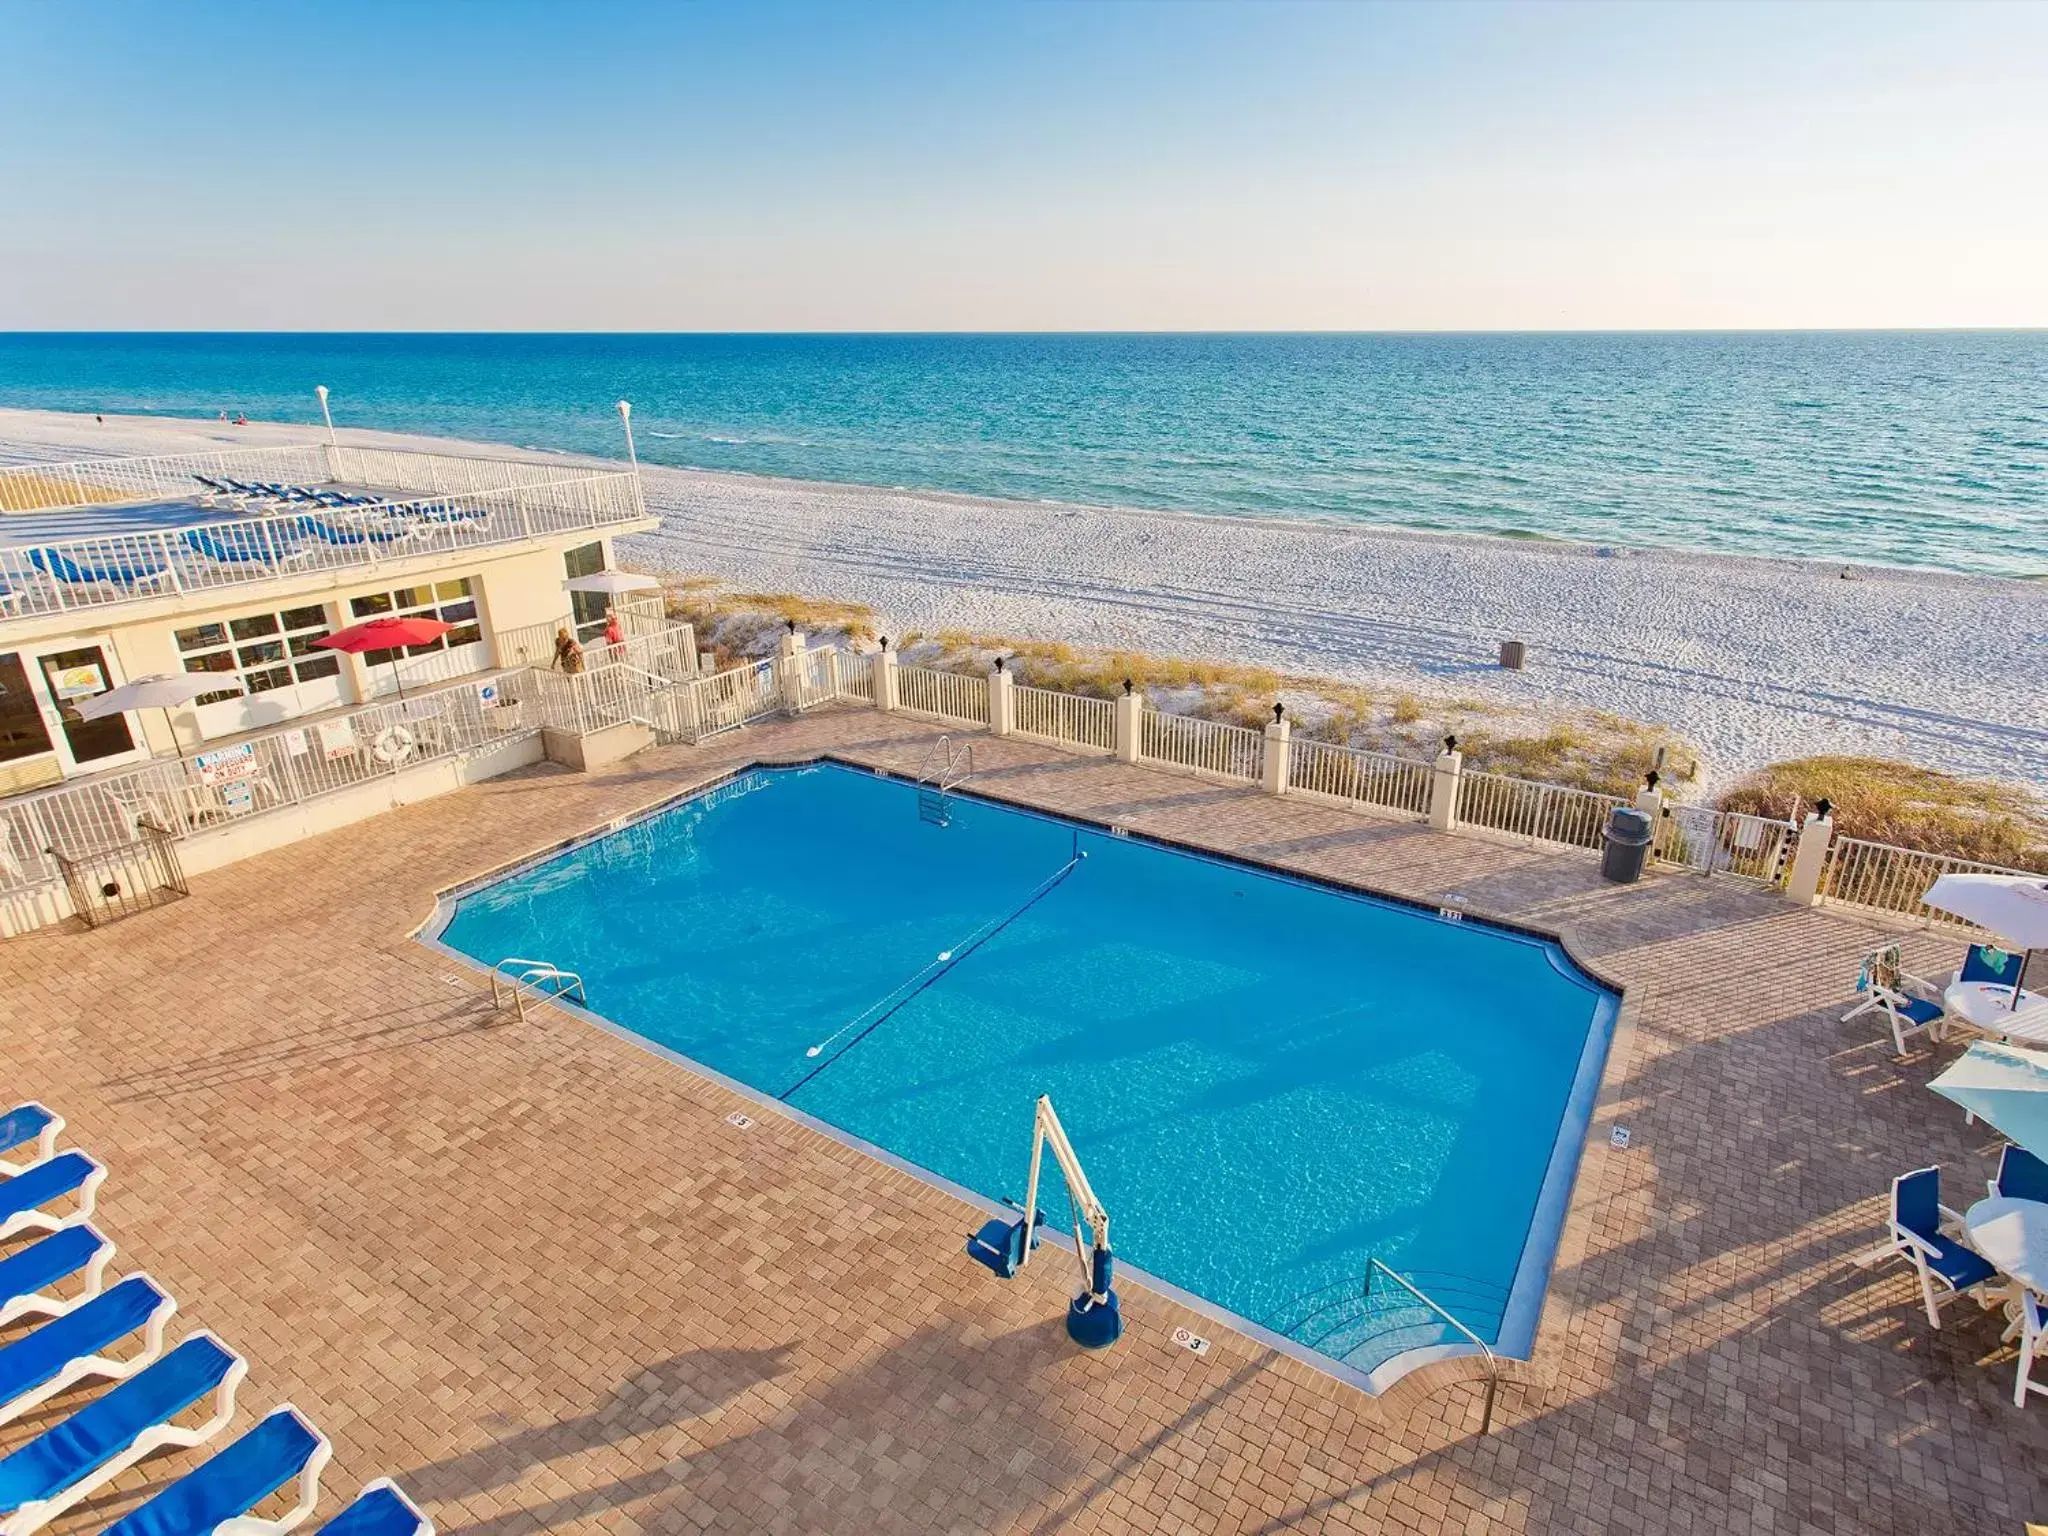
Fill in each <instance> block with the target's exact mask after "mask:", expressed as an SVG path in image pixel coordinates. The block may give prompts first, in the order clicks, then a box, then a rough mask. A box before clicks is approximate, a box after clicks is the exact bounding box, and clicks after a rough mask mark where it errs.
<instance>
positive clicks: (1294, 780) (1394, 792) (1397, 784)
mask: <svg viewBox="0 0 2048 1536" xmlns="http://www.w3.org/2000/svg"><path fill="white" fill-rule="evenodd" d="M1287 751H1288V757H1287V784H1288V787H1289V788H1290V789H1297V790H1306V791H1308V792H1309V793H1310V794H1316V795H1329V796H1332V797H1333V798H1335V799H1339V800H1349V801H1352V802H1354V803H1356V804H1359V805H1369V806H1372V807H1373V808H1375V809H1377V810H1383V811H1402V812H1406V813H1407V814H1408V815H1410V816H1427V815H1428V814H1429V785H1430V771H1431V770H1430V765H1429V764H1428V763H1425V762H1418V761H1416V760H1415V759H1413V758H1406V757H1394V756H1392V755H1391V754H1389V753H1385V752H1363V751H1360V750H1359V749H1358V748H1356V747H1340V746H1335V745H1333V744H1331V743H1330V742H1327V741H1307V740H1304V739H1302V738H1301V737H1296V738H1295V739H1294V740H1292V741H1290V742H1289V743H1288V744H1287Z"/></svg>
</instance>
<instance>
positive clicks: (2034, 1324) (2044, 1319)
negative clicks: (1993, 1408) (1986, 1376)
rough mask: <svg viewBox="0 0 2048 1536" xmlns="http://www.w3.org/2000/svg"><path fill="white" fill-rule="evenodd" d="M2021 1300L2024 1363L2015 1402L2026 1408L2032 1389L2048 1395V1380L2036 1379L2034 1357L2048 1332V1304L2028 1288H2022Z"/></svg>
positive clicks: (2014, 1387) (2014, 1391) (2016, 1379)
mask: <svg viewBox="0 0 2048 1536" xmlns="http://www.w3.org/2000/svg"><path fill="white" fill-rule="evenodd" d="M2019 1301H2020V1315H2019V1330H2020V1363H2019V1371H2018V1374H2017V1375H2016V1376H2015V1377H2014V1379H2013V1384H2012V1405H2013V1407H2015V1408H2024V1407H2026V1406H2027V1394H2028V1393H2029V1392H2038V1393H2040V1394H2041V1395H2042V1396H2043V1397H2048V1382H2041V1381H2035V1380H2034V1379H2033V1378H2034V1356H2035V1355H2036V1353H2038V1352H2039V1350H2040V1348H2041V1335H2042V1334H2043V1333H2048V1303H2043V1302H2042V1300H2041V1298H2040V1297H2038V1296H2036V1295H2035V1294H2034V1293H2033V1292H2032V1291H2029V1290H2026V1289H2025V1288H2021V1289H2020V1296H2019Z"/></svg>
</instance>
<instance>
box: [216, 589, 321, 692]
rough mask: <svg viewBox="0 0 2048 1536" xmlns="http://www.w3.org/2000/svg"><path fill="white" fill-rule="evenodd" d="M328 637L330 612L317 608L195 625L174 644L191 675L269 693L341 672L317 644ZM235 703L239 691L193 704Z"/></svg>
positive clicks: (312, 605)
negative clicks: (209, 676)
mask: <svg viewBox="0 0 2048 1536" xmlns="http://www.w3.org/2000/svg"><path fill="white" fill-rule="evenodd" d="M330 632H331V631H330V627H329V625H328V623H327V610H326V608H325V607H323V606H322V605H321V604H319V603H313V604H309V605H308V606H306V607H303V608H286V609H283V610H282V611H280V612H277V613H250V614H244V615H243V616H242V617H240V618H235V619H222V620H220V621H218V622H216V623H212V624H194V625H193V626H191V627H190V628H189V629H181V630H179V631H178V632H177V635H176V639H177V643H178V653H179V655H180V656H182V657H183V658H184V662H185V670H186V671H187V672H217V673H219V674H220V676H221V678H222V680H223V681H227V680H229V679H233V680H235V681H238V682H240V683H241V685H242V687H241V690H240V691H241V692H242V693H268V692H269V691H270V690H271V689H273V688H289V687H290V686H291V685H292V683H293V681H294V680H296V681H298V682H301V683H310V682H313V681H314V680H315V679H318V678H323V677H333V676H334V675H335V674H337V673H338V672H340V671H341V658H340V657H339V656H337V655H335V654H334V652H332V651H323V650H321V649H319V648H318V647H317V646H315V645H314V644H313V642H314V641H316V640H318V639H319V638H320V637H321V636H323V635H326V634H328V633H330ZM234 697H236V690H235V689H233V688H223V689H222V690H221V691H220V692H218V693H202V694H201V695H200V696H199V698H198V699H197V700H196V701H195V702H197V703H200V704H218V703H220V702H221V701H222V700H223V699H232V698H234Z"/></svg>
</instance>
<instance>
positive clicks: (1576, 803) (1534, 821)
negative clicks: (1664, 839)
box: [1457, 769, 1631, 848]
mask: <svg viewBox="0 0 2048 1536" xmlns="http://www.w3.org/2000/svg"><path fill="white" fill-rule="evenodd" d="M1630 803H1631V802H1630V801H1627V800H1624V799H1622V798H1621V797H1620V796H1619V795H1603V794H1599V793H1597V792H1596V791H1593V790H1589V789H1573V788H1572V787H1571V786H1570V785H1567V784H1545V783H1543V782H1542V781H1540V780H1537V779H1515V778H1510V777H1508V776H1507V775H1506V774H1501V773H1480V772H1477V771H1475V770H1472V769H1467V770H1466V771H1465V772H1464V773H1463V774H1462V775H1460V777H1459V781H1458V817H1457V819H1458V824H1459V825H1461V826H1467V827H1480V828H1484V829H1485V830H1487V831H1491V832H1505V833H1507V834H1508V835H1509V836H1510V837H1519V838H1525V839H1527V840H1528V841H1530V842H1532V843H1552V844H1556V845H1558V846H1560V847H1565V848H1598V847H1599V846H1600V842H1601V835H1602V833H1603V831H1604V830H1605V828H1606V825H1607V817H1608V814H1609V813H1610V812H1611V811H1613V809H1614V808H1615V807H1616V806H1617V805H1628V804H1630Z"/></svg>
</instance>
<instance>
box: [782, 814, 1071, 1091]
mask: <svg viewBox="0 0 2048 1536" xmlns="http://www.w3.org/2000/svg"><path fill="white" fill-rule="evenodd" d="M1075 843H1076V847H1075V849H1074V856H1073V857H1072V858H1070V859H1068V860H1067V862H1066V863H1064V864H1062V865H1061V866H1060V867H1059V868H1058V869H1057V870H1055V871H1054V872H1053V873H1052V874H1051V875H1050V876H1048V877H1047V878H1046V879H1044V880H1042V881H1040V882H1039V884H1038V888H1037V889H1036V890H1034V891H1033V892H1032V893H1031V894H1030V895H1029V896H1027V897H1025V898H1024V900H1023V901H1022V902H1020V903H1019V904H1018V905H1017V906H1016V907H1014V908H1012V909H1011V910H1010V911H1008V912H1005V913H1003V914H1002V915H1000V916H998V917H993V918H991V919H989V921H987V922H985V923H983V924H982V925H981V926H980V927H979V928H977V929H975V930H974V932H972V933H971V934H969V935H968V936H967V937H966V938H964V939H962V940H961V941H960V942H959V943H958V944H955V945H954V946H953V947H952V948H951V949H942V950H940V951H939V952H938V954H937V955H936V956H935V957H934V958H933V959H932V960H931V961H930V963H929V964H927V965H926V966H925V967H924V968H923V969H922V970H920V971H918V972H917V973H916V974H915V975H913V976H910V977H908V978H907V979H905V980H903V981H900V982H898V983H897V984H896V985H895V986H893V987H891V988H890V989H889V990H888V991H887V992H885V993H883V994H882V995H881V996H880V997H878V998H876V999H875V1000H874V1001H873V1002H872V1003H870V1004H868V1006H867V1007H865V1008H863V1009H861V1011H860V1012H859V1013H857V1014H855V1015H854V1016H853V1017H852V1018H850V1019H848V1020H847V1021H846V1022H845V1023H844V1024H842V1025H840V1026H839V1027H838V1028H837V1029H835V1030H833V1031H832V1033H831V1034H829V1035H827V1036H826V1037H825V1038H824V1039H822V1040H820V1041H819V1042H818V1043H817V1044H816V1045H814V1046H812V1047H810V1048H809V1049H808V1050H806V1051H805V1052H804V1055H805V1057H806V1058H813V1057H817V1056H821V1055H824V1053H825V1051H826V1050H827V1049H828V1048H829V1047H830V1046H831V1044H832V1042H833V1041H835V1040H837V1039H838V1038H839V1037H840V1036H842V1035H844V1034H845V1033H846V1032H847V1031H848V1030H852V1029H859V1030H860V1033H858V1034H856V1035H855V1036H854V1037H853V1038H852V1039H851V1040H848V1041H847V1042H846V1045H845V1046H844V1047H843V1048H842V1049H841V1050H839V1051H837V1052H835V1053H834V1054H833V1055H831V1056H828V1057H826V1058H825V1059H824V1060H823V1061H820V1062H819V1063H818V1064H817V1065H816V1066H815V1067H813V1068H811V1070H810V1071H808V1072H806V1073H805V1074H804V1075H803V1076H802V1077H800V1078H798V1079H797V1080H796V1081H795V1082H793V1083H791V1084H790V1085H789V1086H788V1087H787V1088H785V1089H783V1090H782V1092H781V1093H779V1094H777V1095H776V1097H777V1098H779V1099H781V1100H782V1101H783V1102H785V1103H787V1102H788V1101H789V1098H790V1096H791V1095H792V1094H794V1093H795V1092H796V1091H797V1089H799V1088H801V1087H803V1086H804V1084H806V1083H808V1082H809V1081H810V1080H811V1079H812V1078H814V1077H816V1076H817V1075H818V1074H819V1073H820V1072H823V1071H824V1070H825V1069H826V1068H827V1067H829V1066H831V1065H832V1063H833V1062H835V1061H840V1060H842V1059H844V1057H845V1056H846V1053H847V1052H848V1051H851V1050H852V1049H853V1048H854V1047H855V1046H857V1045H859V1044H860V1043H861V1041H863V1040H865V1039H867V1037H868V1036H869V1035H871V1034H873V1033H874V1032H875V1031H876V1030H877V1029H879V1028H881V1027H882V1025H884V1024H886V1023H887V1022H888V1021H889V1020H890V1019H891V1018H892V1017H894V1016H895V1014H896V1013H897V1012H898V1011H899V1010H900V1009H902V1007H903V1006H904V1005H905V1004H906V1003H908V1002H910V1001H911V1000H912V999H914V998H916V997H917V996H918V994H919V993H921V992H923V991H924V990H925V989H926V988H927V987H929V986H931V985H932V983H934V982H935V981H937V980H938V979H939V978H940V977H941V976H943V975H945V974H946V972H948V971H950V970H951V969H953V967H954V966H956V965H958V964H959V963H960V962H961V961H962V960H965V959H966V958H967V957H968V956H969V955H971V954H973V953H974V952H975V951H976V950H977V949H979V948H981V946H982V945H984V944H986V943H987V942H988V941H989V940H990V939H992V938H994V937H995V936H996V935H997V934H999V933H1001V932H1002V931H1003V930H1004V929H1005V928H1007V927H1009V926H1010V924H1012V923H1014V922H1015V921H1017V919H1018V918H1020V917H1022V916H1023V915H1024V914H1025V913H1026V912H1029V911H1030V910H1031V909H1032V908H1033V907H1035V906H1037V905H1038V904H1039V903H1040V902H1041V901H1043V900H1044V899H1045V898H1046V897H1048V896H1050V895H1051V894H1052V893H1053V892H1054V891H1055V890H1056V889H1058V887H1059V885H1060V883H1061V882H1062V881H1064V880H1065V879H1066V878H1067V876H1069V875H1071V874H1072V873H1073V872H1074V871H1075V870H1076V869H1078V868H1080V866H1081V861H1082V860H1083V859H1085V858H1087V857H1088V855H1087V854H1086V853H1085V852H1084V851H1083V850H1082V849H1081V848H1080V847H1079V846H1078V845H1079V843H1080V839H1079V838H1078V837H1076V838H1075ZM863 1024H865V1027H864V1028H862V1027H861V1026H862V1025H863Z"/></svg>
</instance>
